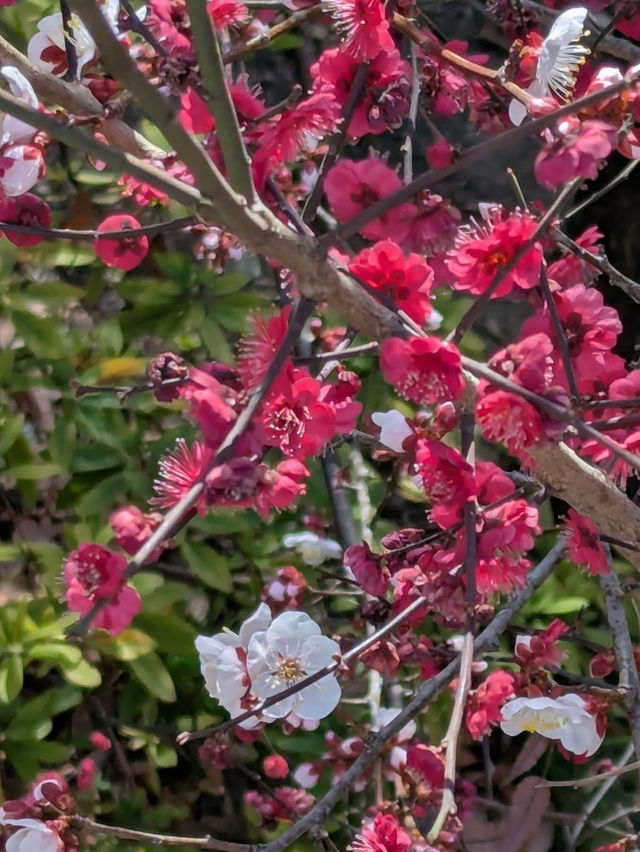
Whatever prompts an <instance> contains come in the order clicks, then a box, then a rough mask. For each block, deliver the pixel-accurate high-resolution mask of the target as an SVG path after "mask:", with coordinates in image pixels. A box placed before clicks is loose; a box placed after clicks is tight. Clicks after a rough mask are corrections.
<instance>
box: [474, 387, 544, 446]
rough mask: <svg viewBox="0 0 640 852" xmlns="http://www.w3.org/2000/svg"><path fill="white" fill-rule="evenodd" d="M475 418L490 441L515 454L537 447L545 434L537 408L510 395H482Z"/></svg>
mask: <svg viewBox="0 0 640 852" xmlns="http://www.w3.org/2000/svg"><path fill="white" fill-rule="evenodd" d="M476 417H477V419H478V424H479V426H480V428H481V429H482V434H483V435H484V437H485V438H486V439H487V441H491V442H493V443H494V444H504V445H505V447H507V448H508V449H509V450H511V452H514V453H517V452H518V451H520V450H522V449H523V448H524V447H530V446H531V444H535V442H536V441H537V440H538V439H539V438H540V437H541V436H542V434H543V432H544V426H543V423H542V417H541V416H540V414H539V413H538V410H537V408H534V406H533V405H531V403H530V402H527V401H526V400H525V399H522V397H521V396H517V395H516V394H514V393H508V392H507V391H500V390H499V391H492V392H490V393H485V394H483V395H482V396H481V397H480V398H479V400H478V403H477V405H476Z"/></svg>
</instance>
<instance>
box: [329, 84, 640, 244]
mask: <svg viewBox="0 0 640 852" xmlns="http://www.w3.org/2000/svg"><path fill="white" fill-rule="evenodd" d="M638 79H640V69H636V70H635V71H633V72H630V73H629V74H627V75H626V76H625V77H624V79H623V80H620V81H619V82H617V83H613V84H612V85H611V86H606V87H604V88H602V89H600V90H599V91H596V92H591V93H590V94H588V95H584V96H583V97H582V98H578V99H577V100H575V101H571V103H568V104H565V105H564V106H562V107H560V108H559V109H557V110H556V111H555V112H552V113H549V114H548V115H543V116H541V117H540V118H534V119H533V120H532V121H528V122H524V123H523V124H521V125H520V126H519V127H513V128H512V129H511V130H505V132H504V133H501V134H500V135H499V136H493V137H492V138H491V139H487V140H486V141H484V142H479V143H478V144H477V145H472V146H471V147H470V148H468V149H467V151H466V152H464V153H463V154H461V155H460V156H459V157H458V158H457V159H456V160H454V161H453V162H452V163H451V165H449V166H446V167H445V168H442V169H428V170H427V171H426V172H423V173H422V174H421V175H420V176H419V177H417V178H416V179H415V180H413V181H411V183H409V184H407V185H406V186H403V187H402V189H399V190H397V191H396V192H393V193H391V195H388V196H387V197H386V198H382V199H381V200H380V201H375V202H374V203H373V204H371V205H369V206H368V207H366V208H365V209H364V210H362V211H361V212H360V213H358V214H356V215H355V216H353V217H352V218H351V219H348V220H347V221H346V222H343V223H342V224H341V225H339V226H338V227H337V228H336V229H335V230H334V231H333V232H331V234H330V235H329V236H330V237H332V238H334V239H335V238H338V237H339V238H341V239H348V238H349V237H352V236H354V234H357V233H358V232H359V231H360V230H362V228H363V227H364V226H365V225H367V224H368V223H369V222H371V221H373V220H374V219H378V218H379V217H380V216H383V215H384V214H385V213H388V212H389V211H390V210H393V208H394V207H397V206H398V205H399V204H402V203H403V202H404V201H408V200H409V199H411V198H412V197H413V196H414V195H416V194H417V193H418V192H420V191H421V190H423V189H431V187H433V186H434V185H435V184H437V183H439V182H440V181H442V180H444V179H445V178H448V177H451V175H453V174H456V173H457V172H459V171H462V170H463V169H466V168H468V167H469V166H472V165H473V164H474V163H477V162H479V161H480V160H484V159H485V158H486V157H489V156H491V155H493V154H495V153H496V152H497V151H500V150H502V149H503V148H508V147H511V146H512V145H514V144H515V143H517V142H521V141H522V140H523V139H526V138H527V137H528V136H532V135H534V134H535V133H538V132H539V131H540V130H544V128H545V127H551V126H552V125H554V124H555V123H556V121H558V120H559V119H560V118H564V117H565V116H567V115H573V114H574V113H576V112H580V111H581V110H583V109H587V108H588V107H591V106H594V105H596V104H598V103H601V102H602V101H605V100H607V99H609V98H611V97H613V96H614V95H617V94H620V92H623V91H625V90H626V89H630V88H631V87H632V86H634V85H635V83H636V82H637V81H638Z"/></svg>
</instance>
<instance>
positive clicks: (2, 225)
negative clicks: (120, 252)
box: [0, 216, 197, 240]
mask: <svg viewBox="0 0 640 852" xmlns="http://www.w3.org/2000/svg"><path fill="white" fill-rule="evenodd" d="M196 222H197V220H196V219H194V217H193V216H182V217H181V218H179V219H169V220H168V221H167V222H154V223H153V224H151V225H141V226H140V227H139V228H136V230H135V231H132V230H131V228H125V229H124V230H122V231H86V230H85V231H81V230H79V231H76V230H73V229H72V228H41V227H39V226H38V225H17V224H14V223H12V222H0V231H6V232H7V233H9V234H37V235H38V236H40V237H48V238H49V239H52V240H54V239H55V240H116V239H119V238H123V237H131V236H132V235H133V236H136V237H138V236H143V235H144V236H147V237H153V236H155V235H156V234H168V233H170V232H171V231H182V230H184V229H185V228H189V227H191V226H192V225H195V224H196Z"/></svg>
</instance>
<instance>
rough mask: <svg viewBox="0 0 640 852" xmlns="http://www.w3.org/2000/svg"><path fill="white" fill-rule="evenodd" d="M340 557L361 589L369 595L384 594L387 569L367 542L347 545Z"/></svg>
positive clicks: (387, 580)
mask: <svg viewBox="0 0 640 852" xmlns="http://www.w3.org/2000/svg"><path fill="white" fill-rule="evenodd" d="M342 559H343V562H344V565H345V567H347V568H350V569H351V571H352V572H353V576H354V577H355V578H356V582H357V583H358V585H359V586H360V588H361V589H362V590H363V591H365V592H367V594H369V595H376V596H381V595H384V593H385V592H386V591H387V584H388V582H389V569H388V568H383V567H382V565H381V564H380V562H379V559H378V558H377V557H376V556H375V555H374V554H373V553H372V552H371V549H370V547H369V545H368V544H365V543H363V544H354V545H352V546H351V547H348V548H347V549H346V550H345V552H344V556H343V557H342Z"/></svg>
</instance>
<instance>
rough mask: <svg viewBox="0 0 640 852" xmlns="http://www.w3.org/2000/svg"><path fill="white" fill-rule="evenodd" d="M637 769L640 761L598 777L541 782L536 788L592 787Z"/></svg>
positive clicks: (639, 766) (603, 773)
mask: <svg viewBox="0 0 640 852" xmlns="http://www.w3.org/2000/svg"><path fill="white" fill-rule="evenodd" d="M636 769H640V760H636V761H634V762H633V763H628V764H627V765H626V766H618V767H616V768H615V769H610V770H609V771H608V772H601V773H599V774H598V775H589V777H588V778H574V779H573V780H572V781H541V782H540V783H539V784H536V787H590V786H591V785H592V784H598V783H599V782H600V781H604V780H606V779H608V778H618V777H619V776H620V775H624V774H625V773H627V772H633V771H634V770H636Z"/></svg>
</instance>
